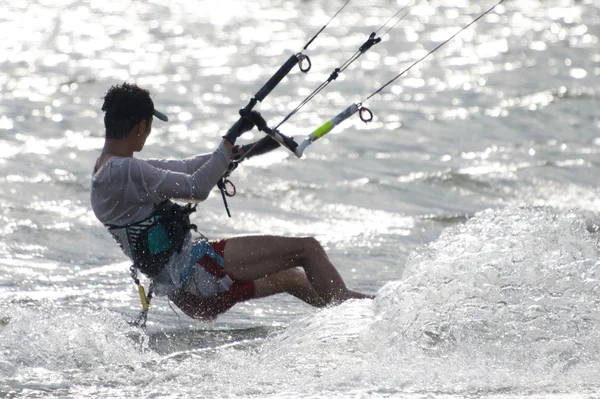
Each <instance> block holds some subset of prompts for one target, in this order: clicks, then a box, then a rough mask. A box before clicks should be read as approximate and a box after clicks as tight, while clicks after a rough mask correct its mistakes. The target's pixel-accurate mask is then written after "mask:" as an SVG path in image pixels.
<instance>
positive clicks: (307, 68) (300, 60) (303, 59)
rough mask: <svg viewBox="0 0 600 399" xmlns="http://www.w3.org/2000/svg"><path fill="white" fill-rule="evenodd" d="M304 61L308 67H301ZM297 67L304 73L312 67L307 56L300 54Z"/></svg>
mask: <svg viewBox="0 0 600 399" xmlns="http://www.w3.org/2000/svg"><path fill="white" fill-rule="evenodd" d="M305 60H306V62H307V63H308V66H306V67H302V65H303V63H304V61H305ZM298 67H299V68H300V70H301V71H302V72H304V73H307V72H308V71H310V68H311V67H312V62H310V58H308V55H304V54H300V57H299V64H298Z"/></svg>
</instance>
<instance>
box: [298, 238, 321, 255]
mask: <svg viewBox="0 0 600 399" xmlns="http://www.w3.org/2000/svg"><path fill="white" fill-rule="evenodd" d="M301 240H302V247H303V248H304V250H305V251H306V252H307V253H314V252H325V250H324V249H323V246H322V245H321V243H320V242H319V241H318V240H317V239H316V238H315V237H303V238H301Z"/></svg>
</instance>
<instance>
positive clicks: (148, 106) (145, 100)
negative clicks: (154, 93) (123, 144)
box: [102, 83, 168, 140]
mask: <svg viewBox="0 0 600 399" xmlns="http://www.w3.org/2000/svg"><path fill="white" fill-rule="evenodd" d="M102 111H104V112H105V113H106V114H105V115H104V126H105V127H106V139H108V140H119V139H123V138H125V137H127V135H128V134H129V133H130V132H131V131H132V129H133V128H135V127H136V126H137V125H138V124H139V123H140V122H143V125H144V128H145V129H146V130H147V131H148V133H149V130H150V127H151V126H152V116H153V115H154V116H156V117H157V118H159V119H161V120H163V121H167V120H168V119H167V117H166V116H165V115H164V114H163V113H161V112H158V111H156V110H155V109H154V102H152V99H151V98H150V92H149V91H148V90H144V89H142V88H140V87H138V86H137V85H135V84H130V83H123V84H121V85H116V86H112V87H111V88H110V89H108V92H107V93H106V95H105V96H104V104H103V105H102Z"/></svg>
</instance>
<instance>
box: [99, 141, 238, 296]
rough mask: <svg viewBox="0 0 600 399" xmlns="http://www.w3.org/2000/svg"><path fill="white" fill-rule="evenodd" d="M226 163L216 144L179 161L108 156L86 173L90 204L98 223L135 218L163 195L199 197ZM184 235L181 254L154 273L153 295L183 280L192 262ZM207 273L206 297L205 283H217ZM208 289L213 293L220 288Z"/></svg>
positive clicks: (149, 210) (122, 222)
mask: <svg viewBox="0 0 600 399" xmlns="http://www.w3.org/2000/svg"><path fill="white" fill-rule="evenodd" d="M228 165H229V157H228V156H227V150H226V148H225V146H224V145H223V144H222V143H221V145H220V146H219V147H218V148H217V150H215V151H214V152H213V153H211V154H201V155H198V156H195V157H191V158H187V159H181V160H161V159H147V160H144V159H138V158H132V157H119V156H114V157H111V158H109V159H108V160H107V161H106V163H105V164H104V165H102V166H101V167H100V169H99V170H98V171H97V172H96V173H95V174H94V175H93V177H92V184H91V204H92V209H93V211H94V214H95V215H96V217H97V218H98V220H100V222H102V224H104V225H113V226H125V225H128V224H132V223H136V222H139V221H141V220H144V219H146V218H148V217H149V216H150V214H151V213H152V211H153V210H154V208H155V206H156V205H157V204H159V203H161V202H163V201H164V200H166V199H179V200H183V201H188V202H189V201H192V202H198V201H203V200H205V199H206V198H207V197H208V194H209V193H210V191H211V190H212V189H213V187H214V186H215V185H216V184H217V182H218V181H219V179H220V178H221V176H223V173H225V171H226V170H227V166H228ZM190 237H191V236H190V235H188V237H187V239H186V241H185V243H184V246H183V249H182V251H181V253H178V254H175V255H173V257H172V258H171V260H170V261H169V263H168V264H167V265H166V266H167V267H165V269H164V270H163V272H162V273H161V274H160V275H159V276H158V277H156V278H155V283H156V285H157V287H156V288H157V294H168V293H169V292H170V291H171V290H173V289H178V288H181V286H182V283H183V282H184V280H185V279H186V278H187V277H188V276H189V275H190V273H193V271H192V270H190V267H192V266H193V262H190V258H191V247H192V245H191V239H190ZM211 276H212V275H208V273H207V276H206V281H204V283H205V284H206V288H205V290H206V294H207V295H206V296H209V293H211V292H212V291H213V289H211V287H210V285H211V284H213V283H214V284H221V283H220V282H218V279H216V278H211ZM212 280H214V282H213V281H212ZM214 284H213V285H214ZM213 288H214V290H216V292H219V291H222V290H223V289H222V288H220V287H213ZM227 288H228V287H227Z"/></svg>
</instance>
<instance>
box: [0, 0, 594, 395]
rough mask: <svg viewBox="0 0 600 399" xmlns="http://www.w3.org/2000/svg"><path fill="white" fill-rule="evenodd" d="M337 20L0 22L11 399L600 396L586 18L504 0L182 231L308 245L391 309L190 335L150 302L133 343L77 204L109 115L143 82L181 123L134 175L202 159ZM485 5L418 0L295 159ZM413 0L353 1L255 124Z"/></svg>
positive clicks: (117, 16) (20, 6)
mask: <svg viewBox="0 0 600 399" xmlns="http://www.w3.org/2000/svg"><path fill="white" fill-rule="evenodd" d="M342 4H343V3H342V2H335V3H331V2H325V1H307V2H282V1H264V2H241V1H227V0H225V1H221V2H219V7H215V3H213V2H201V1H183V0H182V1H162V0H158V1H153V2H117V1H108V2H100V1H89V2H83V1H76V0H64V1H41V0H37V1H28V2H21V1H13V0H8V1H5V2H4V3H3V5H2V12H1V13H0V46H1V47H0V50H1V51H0V171H1V172H0V205H1V206H0V221H1V223H0V236H1V240H0V271H1V273H0V396H5V397H39V398H47V397H77V398H79V397H94V398H98V397H101V398H115V397H123V398H125V397H128V398H129V397H181V398H188V397H206V398H214V397H261V398H262V397H269V398H290V397H314V398H317V397H318V398H339V397H352V398H354V397H356V398H359V397H361V398H362V397H365V398H366V397H381V398H383V397H436V398H446V397H462V396H465V395H469V396H471V397H474V396H477V397H479V396H484V397H511V398H512V397H563V396H567V397H575V398H580V397H581V398H588V397H598V395H599V394H600V383H599V381H600V380H599V379H598V370H599V369H600V313H598V309H599V307H600V306H599V305H600V280H599V279H600V275H599V273H600V272H599V264H598V219H599V218H598V211H597V210H598V209H599V208H600V200H599V198H600V189H599V188H598V180H597V179H598V176H599V175H600V164H599V163H598V161H597V157H598V154H599V153H600V114H599V113H598V109H599V106H600V101H599V100H598V99H599V94H598V93H599V91H600V79H599V77H600V43H599V36H600V2H599V1H598V0H584V1H575V0H571V1H567V0H563V1H559V0H550V1H544V2H539V1H529V0H520V1H505V2H504V4H503V5H502V6H500V7H498V8H497V9H496V11H495V12H494V13H492V14H490V15H489V16H487V17H485V18H484V19H482V20H481V21H479V22H478V23H477V24H476V25H475V26H473V27H472V28H470V29H468V30H466V31H464V32H463V33H462V34H461V35H460V36H458V37H456V38H455V39H454V40H452V41H451V42H450V43H448V45H446V46H444V47H442V48H441V49H440V50H439V51H437V52H436V53H435V55H434V56H432V57H429V58H427V59H426V60H425V61H423V62H422V63H420V64H419V65H418V66H417V67H415V68H413V69H412V70H411V71H410V72H409V73H407V74H406V75H405V76H403V77H402V78H400V79H398V80H397V81H396V82H394V83H393V84H392V85H390V86H389V87H388V88H387V89H386V90H385V91H383V92H382V93H381V94H380V95H377V96H375V97H373V98H372V99H370V100H369V101H366V102H365V104H364V105H365V106H367V107H369V108H370V109H371V110H372V111H373V113H374V114H375V120H374V121H373V122H372V123H370V124H368V125H365V124H363V123H362V122H361V121H360V120H359V119H358V117H357V116H355V117H353V118H352V119H350V120H349V121H347V122H345V123H344V124H343V125H342V126H340V127H338V128H336V130H334V131H333V132H331V133H330V134H329V135H328V136H327V137H326V138H324V139H322V140H320V141H318V142H316V143H314V144H313V145H312V146H311V147H309V148H308V150H307V151H306V155H305V157H304V158H303V159H301V160H299V159H296V158H295V157H293V156H291V155H289V154H287V153H286V152H284V151H283V150H279V151H276V152H273V153H271V154H269V155H268V156H265V157H263V158H260V159H252V160H250V161H248V162H246V163H245V164H244V165H243V166H242V167H240V168H238V170H236V171H235V173H234V174H233V176H232V180H233V181H234V183H235V184H236V186H237V188H238V194H237V195H236V196H235V197H233V198H231V199H230V200H229V205H230V207H231V211H232V214H233V217H232V218H231V219H228V218H227V216H226V214H225V210H224V208H223V204H222V202H221V198H220V195H218V192H215V193H213V195H212V196H211V197H210V198H209V199H208V200H207V201H206V202H205V203H203V204H202V205H201V206H200V207H199V211H198V212H197V214H195V215H194V221H195V222H196V223H197V224H199V225H200V226H201V231H203V232H204V234H206V235H208V236H209V237H211V238H222V237H227V236H231V235H240V234H260V233H273V234H285V235H292V236H299V235H314V236H317V237H318V238H319V240H320V241H321V242H322V243H323V245H324V246H325V247H326V248H327V250H328V253H329V254H330V257H331V259H332V260H333V261H334V262H335V263H336V265H338V267H339V269H340V272H341V273H342V275H343V276H344V278H345V279H346V280H347V281H348V285H350V286H351V287H354V288H357V289H360V290H364V291H368V292H377V293H378V297H377V299H375V300H373V301H368V300H365V301H354V302H349V303H346V304H343V305H341V306H338V307H334V308H329V309H323V310H315V309H312V308H310V307H308V306H306V305H304V304H302V303H300V302H299V301H297V300H295V299H293V298H290V297H287V296H283V295H282V296H277V297H274V298H268V299H264V300H260V301H251V302H247V303H244V304H241V305H237V306H236V307H234V308H233V309H232V310H231V311H230V312H228V313H227V314H225V315H224V316H222V317H220V318H219V319H218V320H217V321H215V322H213V323H201V322H198V321H193V320H191V319H188V318H187V317H186V316H184V315H183V314H182V313H181V312H177V313H176V312H174V311H173V310H172V309H171V308H170V307H169V304H168V302H167V301H166V300H165V299H163V298H157V299H155V300H154V301H153V303H152V309H151V312H150V315H149V323H148V328H147V329H146V330H139V329H136V328H133V327H130V326H129V324H128V323H127V322H128V321H130V320H132V319H134V318H135V317H136V316H137V314H138V312H139V307H140V305H139V299H138V298H137V294H136V292H135V290H134V286H133V284H132V283H131V280H130V278H129V276H128V271H127V270H128V265H129V264H128V262H127V261H126V259H124V258H123V255H122V254H121V252H120V251H119V250H118V248H117V246H116V245H115V244H114V242H113V241H112V239H111V238H110V236H109V235H108V234H107V233H106V231H105V230H104V228H103V227H102V226H101V225H100V224H99V223H98V222H97V221H96V220H95V218H94V216H93V213H92V212H91V209H90V206H89V201H88V197H89V194H88V190H89V180H90V172H91V168H92V165H93V163H94V160H95V159H96V157H97V154H98V152H99V149H100V148H101V146H102V144H103V126H102V114H101V112H100V106H101V103H102V96H103V94H104V93H105V92H106V90H107V89H108V87H109V86H110V85H111V84H115V83H119V82H122V81H126V80H127V81H135V82H137V83H139V84H140V85H143V86H145V87H148V88H149V89H150V90H151V92H152V93H153V98H154V101H155V104H156V106H157V108H158V109H161V110H163V111H164V112H166V113H167V114H168V115H169V116H170V118H171V121H170V122H169V123H167V124H163V123H160V122H159V121H157V122H156V123H154V125H153V128H154V131H153V134H152V135H151V137H150V139H149V141H148V143H147V146H146V148H145V149H144V153H143V154H142V155H144V156H147V157H185V156H191V155H193V154H195V153H197V152H207V151H211V150H212V149H213V148H215V146H216V145H217V143H218V142H219V140H220V136H221V135H222V134H223V131H225V130H226V129H227V128H228V127H229V126H230V125H231V124H232V123H233V122H234V121H235V120H236V118H237V110H238V109H239V108H240V107H243V106H245V105H246V104H247V102H248V101H249V99H250V98H251V97H252V96H253V94H254V93H256V91H258V89H260V87H261V86H262V84H263V83H265V82H266V81H267V79H268V78H269V77H270V76H271V75H272V74H273V73H274V72H275V70H277V68H278V67H279V66H280V65H281V64H282V63H283V62H284V61H285V60H286V59H287V58H288V57H289V56H290V54H292V53H295V52H298V51H300V50H301V49H302V47H303V46H304V44H305V43H306V42H307V41H308V40H309V39H310V37H312V35H313V34H314V33H315V32H316V31H318V29H320V27H321V26H323V24H325V23H326V22H327V20H328V19H329V17H331V16H332V15H333V14H334V13H335V11H336V10H337V9H338V8H339V7H340V6H341V5H342ZM492 4H493V3H491V2H490V3H487V2H483V3H482V2H472V1H462V2H450V1H441V0H438V1H433V2H431V1H429V2H421V3H419V4H418V6H416V7H414V8H413V9H412V10H411V12H410V13H409V14H408V15H407V16H406V18H404V19H403V20H402V21H400V22H399V23H398V25H397V26H396V27H395V28H394V29H393V30H391V31H390V32H389V33H388V34H387V35H386V36H384V38H383V41H382V42H381V43H380V44H377V45H376V46H375V47H373V49H372V50H371V51H369V52H367V53H366V54H365V55H364V56H362V57H361V58H360V59H359V60H358V61H357V62H355V63H354V64H352V66H351V67H350V68H348V69H347V70H346V71H345V72H344V73H343V74H342V75H341V76H340V77H339V78H338V79H337V81H335V82H333V83H331V84H330V85H329V86H328V87H327V88H326V89H325V90H324V91H323V92H322V94H320V95H318V96H317V97H316V98H315V99H314V100H313V101H312V102H311V103H309V104H308V105H307V106H306V107H304V108H303V109H302V110H301V112H299V113H298V114H297V115H295V116H294V117H293V118H292V119H291V120H290V121H289V122H288V123H286V124H284V125H283V126H282V127H281V130H282V131H283V132H284V133H287V134H289V135H292V136H294V137H296V138H297V139H302V138H303V137H304V136H305V135H306V134H308V133H310V132H311V131H312V130H313V129H314V128H316V127H317V126H319V125H320V124H321V123H323V122H324V121H325V120H327V119H329V118H330V117H332V116H334V115H335V114H337V113H338V112H340V111H342V110H343V109H344V108H346V107H347V106H348V105H350V104H352V103H353V102H360V101H363V100H365V98H366V97H367V96H369V95H370V94H371V93H372V92H373V91H375V90H376V89H377V88H379V87H380V86H381V85H382V84H384V83H385V82H387V81H388V80H389V79H391V78H392V77H393V76H395V75H396V74H397V73H399V72H400V71H401V70H402V69H404V68H406V67H408V66H409V65H410V64H411V63H412V62H414V61H415V60H417V59H419V58H420V57H422V56H423V55H424V54H425V53H426V52H427V51H429V50H430V49H432V48H434V47H435V46H436V45H438V44H439V43H440V42H442V41H443V40H445V39H446V38H447V37H449V36H450V35H452V34H453V33H454V32H456V30H457V29H459V27H460V26H463V25H465V24H467V23H469V22H470V21H471V20H472V18H474V17H476V16H477V15H479V13H481V12H482V11H484V10H485V9H487V8H488V7H490V6H491V5H492ZM402 5H404V3H396V2H393V1H383V0H381V1H377V2H369V4H368V5H367V4H366V3H364V2H363V3H360V2H352V3H351V4H350V5H349V6H348V7H347V8H346V9H345V10H344V11H343V12H342V13H341V14H340V15H339V16H338V18H336V19H335V20H334V21H333V22H332V23H331V25H330V27H329V28H327V29H326V30H325V31H324V32H323V34H322V35H321V36H320V37H319V38H318V39H317V40H316V41H315V42H314V43H313V44H312V45H311V46H310V48H309V49H308V50H307V51H306V54H307V55H309V56H310V57H311V60H312V63H313V68H312V70H311V71H310V72H309V73H308V74H306V75H304V74H302V73H300V72H299V71H298V70H297V69H295V70H294V71H293V72H292V73H291V74H290V75H289V76H288V78H287V79H285V80H284V81H283V82H282V83H281V84H280V85H279V86H278V87H277V88H276V89H275V90H274V91H273V92H272V93H271V95H270V96H269V97H267V99H266V100H265V101H264V102H263V103H262V104H260V105H259V106H258V107H257V109H259V110H260V111H261V113H262V114H263V115H264V116H265V117H266V118H267V119H268V120H269V121H270V122H271V123H272V124H276V123H278V122H279V121H281V120H282V119H283V118H284V117H285V116H286V114H287V113H288V112H289V111H291V110H292V109H293V108H294V107H295V106H296V105H297V103H298V102H299V101H301V100H302V99H303V98H304V97H305V96H306V95H308V94H309V93H310V91H312V90H313V89H314V88H315V87H316V86H317V85H318V84H319V83H321V82H322V81H324V80H325V79H327V77H328V76H329V74H330V73H331V72H332V70H333V68H335V67H337V66H339V65H341V64H342V63H343V62H344V61H345V60H347V59H348V58H349V57H350V56H351V55H352V54H354V52H355V51H356V50H357V49H358V47H359V46H360V45H361V44H362V43H363V42H364V40H365V39H366V38H367V37H368V35H369V34H370V33H371V32H372V31H375V30H377V29H379V28H380V27H381V25H382V24H384V23H385V22H386V21H387V20H388V19H389V18H390V17H391V16H392V15H394V13H395V12H396V11H397V10H399V9H400V8H401V7H402ZM393 22H395V21H392V23H393ZM380 33H381V32H380ZM257 137H259V134H257V133H253V135H246V136H245V137H244V139H245V140H250V139H253V138H257Z"/></svg>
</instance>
